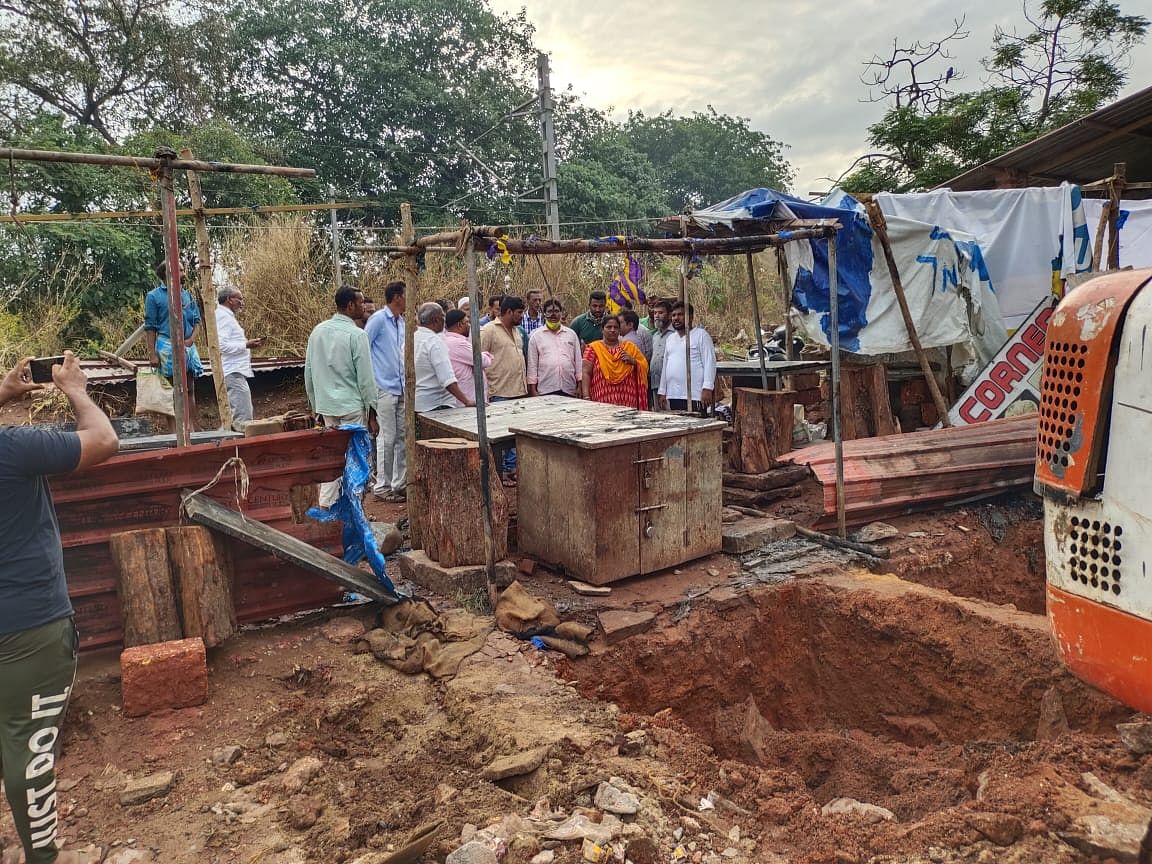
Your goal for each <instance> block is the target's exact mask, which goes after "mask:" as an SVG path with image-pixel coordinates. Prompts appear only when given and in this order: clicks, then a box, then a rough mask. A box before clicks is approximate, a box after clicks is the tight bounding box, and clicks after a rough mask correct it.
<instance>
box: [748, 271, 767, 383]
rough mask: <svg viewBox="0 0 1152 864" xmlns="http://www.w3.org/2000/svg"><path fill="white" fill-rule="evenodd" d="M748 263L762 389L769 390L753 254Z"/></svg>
mask: <svg viewBox="0 0 1152 864" xmlns="http://www.w3.org/2000/svg"><path fill="white" fill-rule="evenodd" d="M745 257H746V258H747V261H748V287H749V288H750V289H751V291H752V318H753V320H754V323H755V324H756V350H757V351H758V352H759V353H758V355H757V356H758V357H759V359H760V387H761V389H763V390H767V389H768V368H767V367H766V366H765V365H764V359H765V358H764V333H763V331H762V330H761V329H760V298H759V297H757V296H756V271H755V270H753V269H752V253H751V252H749V253H748V254H747V255H746V256H745Z"/></svg>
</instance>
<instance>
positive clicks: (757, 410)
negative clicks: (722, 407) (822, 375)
mask: <svg viewBox="0 0 1152 864" xmlns="http://www.w3.org/2000/svg"><path fill="white" fill-rule="evenodd" d="M733 396H734V404H733V414H734V416H735V422H734V424H733V434H732V446H731V447H730V448H729V450H728V464H729V466H730V467H731V468H732V470H733V471H736V472H739V473H741V474H763V473H764V472H765V471H768V470H769V469H771V468H775V467H776V465H777V464H778V463H777V459H778V458H779V456H780V455H781V454H782V453H787V452H789V451H790V450H791V449H792V425H793V419H792V417H793V409H792V406H793V405H795V403H796V393H795V392H794V391H792V390H759V389H753V388H750V387H737V388H735V390H734V391H733Z"/></svg>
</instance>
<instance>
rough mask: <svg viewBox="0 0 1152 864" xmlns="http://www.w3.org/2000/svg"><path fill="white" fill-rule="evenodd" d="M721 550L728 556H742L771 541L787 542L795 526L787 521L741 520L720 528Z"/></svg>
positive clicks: (793, 532) (769, 519)
mask: <svg viewBox="0 0 1152 864" xmlns="http://www.w3.org/2000/svg"><path fill="white" fill-rule="evenodd" d="M722 532H723V533H722V537H723V540H722V543H721V548H722V549H723V550H724V551H725V552H727V553H728V554H729V555H742V554H744V553H745V552H751V551H752V550H753V549H759V548H760V547H761V546H763V545H765V544H766V543H771V542H772V541H773V540H787V539H788V538H789V537H791V536H793V535H794V534H795V533H796V525H795V523H793V522H790V521H788V520H787V519H771V518H763V519H756V518H753V519H742V520H741V521H739V522H732V523H730V524H728V525H723V526H722Z"/></svg>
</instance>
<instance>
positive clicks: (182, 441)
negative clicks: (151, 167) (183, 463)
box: [159, 159, 193, 447]
mask: <svg viewBox="0 0 1152 864" xmlns="http://www.w3.org/2000/svg"><path fill="white" fill-rule="evenodd" d="M160 161H161V167H160V170H159V179H160V183H159V185H160V208H161V212H162V213H163V216H164V225H163V234H164V261H165V263H166V265H167V271H168V272H167V274H166V275H167V276H168V280H167V283H166V284H167V286H168V336H169V341H170V342H171V345H172V389H173V394H172V397H173V398H172V410H173V414H174V415H175V416H174V419H175V422H176V446H177V447H187V446H188V445H189V444H191V443H192V438H191V431H192V428H191V427H192V425H193V422H192V406H191V404H190V402H189V399H188V364H187V361H186V359H185V352H184V290H183V286H182V284H181V283H182V279H181V275H182V274H181V273H180V237H179V235H178V234H177V233H176V216H175V211H176V195H175V193H174V192H173V189H172V170H171V168H170V167H169V165H168V163H169V162H170V161H174V160H169V159H164V160H160Z"/></svg>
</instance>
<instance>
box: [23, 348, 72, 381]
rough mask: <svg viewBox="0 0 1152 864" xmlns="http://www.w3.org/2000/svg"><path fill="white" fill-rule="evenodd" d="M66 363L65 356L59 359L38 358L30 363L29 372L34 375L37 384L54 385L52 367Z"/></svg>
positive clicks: (33, 379) (33, 378)
mask: <svg viewBox="0 0 1152 864" xmlns="http://www.w3.org/2000/svg"><path fill="white" fill-rule="evenodd" d="M63 362H64V357H63V355H61V356H59V357H37V358H35V359H34V360H29V361H28V371H29V372H31V373H32V381H33V382H34V383H36V384H50V383H52V367H53V366H59V365H61V364H62V363H63Z"/></svg>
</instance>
